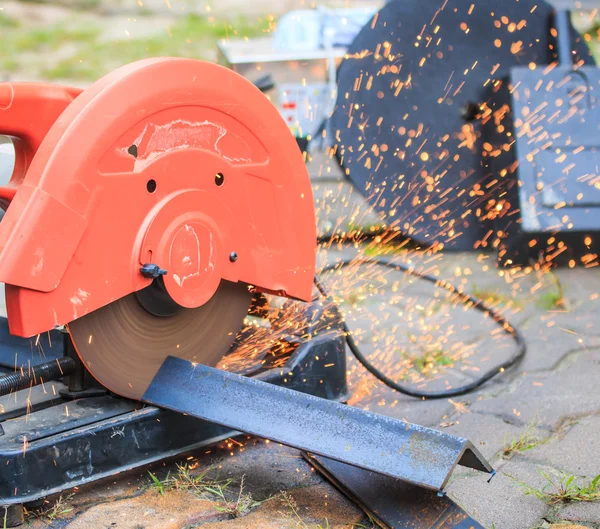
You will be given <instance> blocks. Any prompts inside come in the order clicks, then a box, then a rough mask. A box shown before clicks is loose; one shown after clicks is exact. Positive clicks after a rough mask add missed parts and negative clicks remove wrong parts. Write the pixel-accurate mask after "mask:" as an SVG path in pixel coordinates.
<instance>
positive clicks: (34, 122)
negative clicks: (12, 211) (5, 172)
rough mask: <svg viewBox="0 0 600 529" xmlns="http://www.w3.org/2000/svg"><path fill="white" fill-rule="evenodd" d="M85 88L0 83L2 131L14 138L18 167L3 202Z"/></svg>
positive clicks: (0, 190) (2, 192)
mask: <svg viewBox="0 0 600 529" xmlns="http://www.w3.org/2000/svg"><path fill="white" fill-rule="evenodd" d="M80 93H81V90H80V89H79V88H71V87H65V86H56V85H49V84H43V83H0V134H2V135H5V136H9V137H10V138H11V139H12V142H13V145H14V149H15V168H14V171H13V174H12V177H11V180H10V183H9V184H8V185H7V186H2V187H0V201H3V202H5V204H6V203H8V202H10V201H11V200H12V199H13V197H14V196H15V193H16V190H17V187H18V186H19V184H20V183H21V182H22V181H23V178H24V177H25V173H26V172H27V169H28V168H29V165H30V164H31V161H32V160H33V157H34V155H35V153H36V152H37V150H38V148H39V146H40V144H41V143H42V140H43V139H44V138H45V137H46V134H47V133H48V131H49V130H50V127H52V125H53V124H54V123H55V122H56V120H57V119H58V117H59V116H60V115H61V114H62V112H63V111H64V110H65V108H67V106H68V105H69V104H70V103H71V101H73V99H75V98H76V97H77V96H78V95H79V94H80Z"/></svg>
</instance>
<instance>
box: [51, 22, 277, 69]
mask: <svg viewBox="0 0 600 529" xmlns="http://www.w3.org/2000/svg"><path fill="white" fill-rule="evenodd" d="M270 24H272V21H270V20H268V19H256V21H250V20H249V19H247V18H246V17H238V18H237V19H235V20H234V21H226V20H215V21H212V22H211V21H210V20H209V19H208V18H207V17H201V16H199V15H194V14H189V15H186V16H183V17H181V18H179V19H178V20H177V21H176V22H175V23H174V24H173V25H172V26H171V27H170V28H168V29H167V28H165V31H164V34H163V35H153V36H148V37H146V38H132V39H127V40H117V41H111V42H95V41H94V42H90V43H88V45H87V46H83V47H81V48H80V49H79V50H78V51H77V52H76V53H75V54H74V55H73V56H71V57H67V58H64V59H61V60H59V61H58V62H57V63H56V64H55V65H54V66H52V67H50V68H46V69H44V70H43V71H42V74H43V75H44V76H45V77H46V78H48V79H77V80H86V81H92V80H95V79H97V78H99V77H101V76H102V75H105V74H107V73H108V72H110V71H111V70H114V69H115V68H118V67H119V66H122V65H124V64H128V63H130V62H134V61H137V60H140V59H145V58H149V57H186V58H194V59H202V58H207V54H206V50H207V49H210V48H211V47H212V46H213V45H214V42H215V40H217V39H220V38H225V37H232V36H246V37H255V36H257V35H262V34H263V33H265V32H267V31H268V30H269V28H270Z"/></svg>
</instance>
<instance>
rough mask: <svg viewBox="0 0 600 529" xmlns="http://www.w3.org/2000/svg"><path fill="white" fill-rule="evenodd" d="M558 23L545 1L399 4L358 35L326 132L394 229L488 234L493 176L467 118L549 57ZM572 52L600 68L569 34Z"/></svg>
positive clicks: (429, 239)
mask: <svg viewBox="0 0 600 529" xmlns="http://www.w3.org/2000/svg"><path fill="white" fill-rule="evenodd" d="M551 22H552V8H551V6H550V5H549V4H547V3H546V2H544V1H539V0H502V1H498V0H470V1H468V2H467V1H463V0H447V1H439V0H396V1H392V2H390V3H389V4H387V5H386V6H385V7H384V8H383V9H382V10H381V11H380V12H379V13H378V14H377V15H376V16H375V18H374V19H373V20H372V21H371V22H370V23H369V24H367V25H366V26H365V27H364V28H363V29H362V30H361V32H360V33H359V35H358V36H357V37H356V40H355V41H354V42H353V44H352V45H351V46H350V48H349V51H348V56H349V57H348V58H347V59H346V60H344V61H343V63H342V64H341V66H340V69H339V75H338V81H339V89H338V99H337V105H336V108H335V111H334V113H333V115H332V118H331V127H330V128H331V131H332V134H333V136H334V138H335V139H334V141H335V143H336V156H337V157H338V160H339V161H340V164H341V166H342V168H343V169H344V170H345V172H346V174H347V175H348V177H349V178H350V180H351V181H352V182H353V183H354V185H355V186H356V188H357V189H358V190H359V191H360V192H361V193H363V194H364V195H365V196H366V197H367V198H368V199H369V202H370V203H371V204H372V205H373V206H374V207H375V209H376V210H377V211H378V212H380V213H381V214H382V215H384V216H385V217H386V222H387V224H388V225H391V226H397V227H399V228H400V230H401V231H402V232H403V233H404V234H406V235H409V236H410V237H411V238H413V239H414V240H415V241H417V242H418V243H420V244H432V243H434V242H437V243H443V244H444V247H445V248H446V249H457V250H469V249H473V248H474V247H475V246H476V245H477V244H478V241H481V240H482V239H483V238H484V237H485V236H486V234H488V231H489V230H490V229H491V228H492V227H493V224H492V220H491V219H490V218H489V215H488V210H490V209H492V210H493V207H494V203H491V202H489V201H490V199H493V198H494V191H495V189H494V184H492V185H490V186H488V184H490V183H491V181H492V180H493V178H494V176H493V175H491V174H490V171H489V170H488V169H487V168H486V167H485V166H484V165H483V163H482V157H481V153H482V151H484V150H485V146H484V140H483V138H482V134H481V132H482V131H481V125H480V122H479V120H478V119H474V120H472V121H467V120H465V119H464V117H463V116H462V115H461V113H462V112H463V111H464V109H468V108H469V104H470V103H471V104H474V105H475V106H474V108H475V109H477V107H478V105H480V104H481V103H483V102H484V101H485V98H486V95H487V92H486V87H488V86H489V83H490V82H491V80H492V79H498V78H502V77H504V76H506V75H508V72H509V69H510V68H511V67H514V66H519V65H520V66H528V65H529V64H530V63H535V64H548V63H549V62H550V61H551V60H552V59H553V56H552V52H551V50H550V49H549V48H550V46H553V45H554V42H553V39H552V37H551V36H550V32H549V29H550V25H551ZM572 47H573V48H574V49H575V50H576V52H577V53H576V55H575V58H578V57H582V58H583V59H584V61H585V62H587V63H591V64H593V59H592V57H591V54H590V52H589V50H588V48H587V47H586V45H585V44H584V43H583V42H582V41H581V39H580V37H579V36H578V35H577V34H576V33H575V32H574V30H573V34H572ZM471 108H473V105H471ZM466 114H468V112H466Z"/></svg>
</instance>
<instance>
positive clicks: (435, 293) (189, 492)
mask: <svg viewBox="0 0 600 529" xmlns="http://www.w3.org/2000/svg"><path fill="white" fill-rule="evenodd" d="M309 167H310V170H311V177H312V180H313V189H314V196H315V205H316V212H317V217H318V219H319V230H320V231H321V232H323V231H329V230H331V227H332V226H333V225H340V224H341V225H343V223H347V222H349V221H352V222H353V223H354V224H363V225H368V224H373V223H376V220H377V219H376V218H374V217H373V215H372V214H371V213H370V212H369V211H368V207H367V205H366V203H365V202H364V201H363V200H362V198H361V197H360V196H358V195H357V194H356V193H355V192H353V190H352V188H351V187H350V186H349V185H348V184H347V183H345V182H343V180H342V179H341V175H340V174H339V170H338V169H337V168H336V167H335V166H334V165H332V164H331V162H330V161H329V160H327V158H325V157H324V156H321V155H317V156H316V157H315V159H314V160H313V162H312V163H311V164H309ZM373 252H374V250H373V249H372V247H370V246H368V245H365V246H361V247H358V248H353V247H338V246H335V247H334V246H331V247H329V248H326V247H323V248H322V249H321V251H320V252H319V263H320V264H321V265H322V264H324V263H332V262H334V261H335V260H336V259H338V258H340V257H342V256H343V257H353V256H355V255H356V256H365V255H366V256H368V255H372V254H373ZM389 258H391V259H397V261H398V262H402V263H406V262H408V263H411V264H413V265H414V266H415V267H416V268H417V269H419V270H428V271H429V272H430V273H434V274H439V277H440V278H446V279H449V280H451V281H453V282H454V283H455V284H457V285H460V286H462V288H464V290H465V291H467V292H471V293H474V294H475V295H477V296H479V297H482V298H485V299H487V302H488V303H489V304H491V305H493V306H494V307H496V308H497V309H498V310H500V311H501V312H502V313H503V314H504V315H505V316H507V317H508V318H509V319H510V321H511V322H512V323H514V324H515V325H517V326H518V327H519V328H520V329H521V331H522V333H523V334H524V336H525V337H526V342H527V347H528V352H527V356H526V358H525V360H524V361H523V362H522V363H521V364H520V365H519V366H518V367H516V368H513V369H510V370H508V371H506V372H505V373H503V374H501V375H500V376H498V377H497V378H495V379H494V380H492V381H491V382H489V383H487V384H486V385H485V386H483V387H482V388H481V389H480V390H478V391H476V392H474V393H470V394H468V395H465V396H463V397H459V398H454V399H443V400H432V401H421V400H418V399H414V398H409V397H405V396H403V395H400V394H398V393H396V392H394V391H392V390H390V389H388V388H387V387H385V386H383V385H382V384H381V383H379V382H377V381H376V380H375V379H374V378H373V377H371V376H370V375H368V374H367V373H366V372H365V371H364V369H362V368H360V367H359V366H358V365H357V363H356V361H354V360H353V358H351V357H350V356H349V369H348V375H349V382H350V385H351V393H352V396H351V399H350V403H351V404H352V405H354V406H357V407H359V408H363V409H368V410H371V411H374V412H376V413H380V414H384V415H389V416H391V417H395V418H398V419H404V420H407V421H410V422H415V423H419V424H422V425H425V426H431V427H434V428H438V429H442V430H443V431H445V432H448V433H452V434H456V435H460V436H465V437H468V438H469V439H471V441H472V442H473V443H474V444H475V445H476V446H477V447H478V448H479V450H480V451H481V452H482V453H483V455H484V456H485V457H487V458H488V460H489V461H490V462H491V463H492V464H493V466H494V467H495V468H496V469H497V471H498V473H497V475H496V477H495V478H494V479H493V480H492V481H491V482H490V483H487V476H485V475H483V474H480V473H477V472H474V471H470V470H465V469H461V468H460V467H459V469H458V470H457V471H456V472H455V474H454V476H453V478H452V480H451V481H450V485H449V487H448V493H449V495H450V497H451V498H453V499H454V500H455V501H457V502H458V503H459V504H460V505H461V506H463V508H464V509H465V510H466V511H468V512H469V513H470V514H472V515H473V516H475V517H476V518H477V519H479V520H480V521H481V522H482V523H483V524H484V525H485V527H487V528H489V529H492V528H497V529H501V528H502V529H528V528H532V529H533V528H545V527H549V526H551V525H552V524H555V523H558V522H566V523H567V524H575V525H578V526H584V527H592V528H596V529H598V528H600V501H572V502H562V501H559V500H555V499H553V498H551V497H550V496H545V495H544V493H543V492H540V493H539V494H538V496H540V497H536V495H534V494H531V493H528V492H531V491H532V490H537V491H546V492H548V493H551V492H555V489H554V486H553V485H552V484H551V483H550V481H549V480H552V481H553V482H554V483H560V482H561V480H562V482H563V484H564V482H565V481H566V480H568V479H569V478H570V477H571V476H573V481H572V484H575V483H577V484H579V485H581V486H584V485H585V484H588V483H589V482H590V480H591V479H592V478H593V477H594V476H596V475H598V474H600V459H599V457H598V454H599V453H600V391H599V390H598V380H599V376H600V332H599V331H598V327H597V318H598V313H599V312H600V296H599V293H600V272H599V271H598V270H597V269H596V268H591V269H585V270H584V269H579V268H578V269H563V270H558V271H556V272H555V273H554V274H552V275H550V274H540V273H539V272H535V271H530V272H529V273H524V272H522V273H519V274H509V273H507V272H501V271H499V270H498V269H497V268H496V267H495V266H494V256H493V255H485V254H482V255H475V254H467V253H453V254H446V255H441V254H436V255H433V256H432V255H429V254H428V253H427V252H414V251H412V252H404V253H402V252H400V253H399V252H394V253H391V254H389ZM325 282H326V284H327V285H328V287H329V288H330V290H331V291H332V292H333V293H334V295H335V296H336V297H337V298H338V300H339V301H340V303H341V304H342V307H343V310H344V313H345V314H346V317H347V321H348V323H349V325H350V327H351V328H352V330H353V333H354V335H355V337H356V340H357V341H358V342H359V344H360V347H361V348H362V349H363V351H364V352H365V353H366V354H367V356H368V357H369V359H370V360H371V361H373V362H374V363H375V364H376V365H378V366H380V367H381V368H383V369H384V370H385V371H386V373H387V374H388V375H390V376H392V377H394V378H395V379H396V380H400V381H404V382H405V383H407V384H409V385H411V386H412V387H418V388H419V389H422V390H434V389H441V388H444V387H448V386H456V385H458V384H461V383H465V382H467V381H469V380H472V379H473V377H476V376H477V375H478V374H479V373H481V372H482V371H484V370H487V369H489V368H490V367H491V366H492V365H495V364H497V363H498V362H500V361H502V360H503V359H505V358H507V357H509V356H510V355H511V354H513V353H514V351H515V345H514V343H513V342H512V341H511V339H510V338H508V337H507V336H506V335H503V334H502V333H501V332H500V331H499V329H498V327H497V326H496V325H495V324H494V323H493V322H492V321H490V319H489V318H487V317H486V316H485V315H484V314H483V313H481V312H477V311H474V310H468V309H465V308H464V307H463V306H462V305H460V304H457V303H456V301H455V300H454V299H452V297H451V296H449V295H447V294H446V293H445V291H443V292H441V291H439V289H435V288H434V287H433V286H432V285H431V284H428V283H425V282H423V281H419V280H415V279H414V278H411V277H409V276H406V275H403V274H402V273H396V272H392V273H383V271H382V270H376V269H374V268H373V267H372V266H365V265H361V266H355V267H350V268H348V269H345V272H344V274H343V275H342V276H339V277H337V276H336V277H335V278H334V277H332V276H329V277H326V278H325ZM177 465H180V467H179V468H178V466H177ZM181 465H183V467H182V466H181ZM149 472H152V474H153V475H154V476H155V477H156V480H158V481H159V482H161V483H160V484H157V483H156V482H154V478H152V477H151V476H150V474H149ZM205 472H207V474H206V476H205V477H200V478H198V476H202V475H203V474H204V473H205ZM207 487H208V488H207ZM579 496H580V497H579V499H582V500H583V499H589V500H591V499H593V498H594V494H593V491H592V492H591V493H590V494H587V495H585V494H583V493H582V494H579ZM595 497H596V499H598V494H596V496H595ZM56 501H57V498H51V499H49V501H48V502H47V503H45V504H44V505H42V506H41V507H40V506H37V508H31V509H30V512H29V522H28V523H29V526H30V527H32V528H36V529H37V528H41V527H46V526H49V527H53V528H62V527H66V528H68V529H87V528H102V529H104V528H115V529H159V528H160V529H165V528H173V529H175V528H178V529H179V528H186V529H192V528H202V529H245V528H264V529H291V528H293V527H301V528H305V529H307V528H310V529H318V528H322V529H325V528H335V529H341V528H347V529H350V528H361V527H365V528H368V527H371V523H370V522H369V520H368V519H367V518H366V517H365V516H364V515H363V514H362V513H361V512H360V511H359V510H358V509H357V508H356V507H355V506H353V505H352V504H351V503H349V502H348V501H347V500H346V499H345V498H344V497H343V496H342V495H341V494H339V493H338V492H337V491H336V490H335V489H333V488H332V487H331V486H330V485H329V484H327V483H326V482H325V481H324V480H323V479H322V478H321V477H320V476H319V475H317V474H315V472H314V471H313V470H311V468H310V467H309V466H308V464H307V463H306V462H305V461H304V460H303V459H302V458H301V457H300V455H299V453H298V452H297V451H295V450H292V449H289V448H285V447H282V446H279V445H276V444H274V443H268V442H265V441H263V440H259V439H253V438H248V437H241V438H237V439H232V440H228V441H226V442H223V443H221V444H220V445H219V446H216V447H214V448H212V449H210V450H203V451H201V453H196V454H193V455H192V456H191V457H189V458H188V459H186V460H183V461H173V462H168V463H165V464H160V465H154V466H153V467H151V468H142V469H137V470H134V471H132V472H129V473H126V474H122V475H119V476H115V477H114V479H107V480H104V481H102V482H100V483H97V484H94V485H89V486H85V487H81V488H79V489H77V490H74V491H72V492H71V493H68V494H63V495H62V496H61V497H60V498H59V499H58V503H56ZM567 526H569V525H567Z"/></svg>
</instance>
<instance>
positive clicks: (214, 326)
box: [69, 281, 252, 400]
mask: <svg viewBox="0 0 600 529" xmlns="http://www.w3.org/2000/svg"><path fill="white" fill-rule="evenodd" d="M251 300H252V294H251V293H250V292H249V291H248V287H247V286H246V285H245V284H242V283H230V282H228V281H222V282H221V284H220V286H219V288H218V290H217V292H216V294H215V295H214V296H213V297H212V298H211V299H210V300H209V301H208V302H207V303H205V304H204V305H202V306H201V307H198V308H196V309H183V310H181V311H178V312H175V313H174V314H172V315H171V316H164V317H163V316H155V315H153V314H151V313H150V312H148V311H147V310H146V309H144V308H143V307H142V305H140V303H139V302H138V300H137V298H136V295H135V294H130V295H128V296H125V297H124V298H121V299H120V300H118V301H115V302H114V303H111V304H109V305H106V306H105V307H102V308H101V309H98V310H96V311H94V312H92V313H90V314H88V315H86V316H83V317H81V318H79V319H77V320H75V321H73V322H71V323H70V324H69V332H70V334H71V339H72V340H73V344H74V345H75V348H76V350H77V353H78V354H79V356H80V357H81V359H82V361H83V362H84V364H85V366H86V367H87V368H88V370H89V371H90V373H91V374H92V375H93V376H94V378H96V380H98V381H99V382H100V383H101V384H102V385H103V386H105V387H107V388H108V389H110V390H111V391H114V392H115V393H117V394H119V395H121V396H123V397H128V398H131V399H136V400H139V399H140V397H141V396H142V395H143V393H144V391H146V389H147V387H148V385H149V384H150V381H151V380H152V378H153V377H154V375H155V374H156V372H157V371H158V369H159V367H160V366H161V364H162V363H163V361H164V360H165V358H166V357H167V356H168V355H172V356H176V357H178V358H184V359H186V360H189V361H191V362H196V363H199V362H201V363H203V364H207V365H211V366H214V365H217V363H218V362H219V360H221V358H222V357H223V356H224V355H225V353H227V351H228V350H229V348H230V346H231V344H232V343H233V340H234V339H235V336H236V334H237V332H238V331H239V330H240V329H241V328H242V325H243V320H244V317H245V316H246V314H247V313H248V308H249V307H250V302H251Z"/></svg>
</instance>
